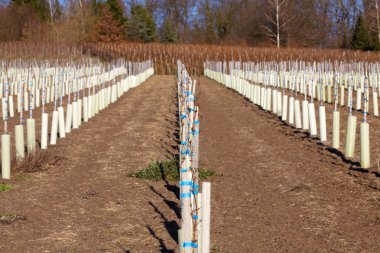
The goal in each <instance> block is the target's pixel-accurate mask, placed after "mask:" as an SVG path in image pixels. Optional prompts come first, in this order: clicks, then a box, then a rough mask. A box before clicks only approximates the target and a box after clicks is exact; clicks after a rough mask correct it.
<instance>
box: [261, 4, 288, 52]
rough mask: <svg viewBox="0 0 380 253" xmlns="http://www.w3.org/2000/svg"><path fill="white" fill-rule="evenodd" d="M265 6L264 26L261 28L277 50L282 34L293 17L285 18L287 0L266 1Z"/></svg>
mask: <svg viewBox="0 0 380 253" xmlns="http://www.w3.org/2000/svg"><path fill="white" fill-rule="evenodd" d="M267 4H268V12H267V14H266V24H263V25H262V26H263V28H264V29H265V31H266V34H267V35H268V36H269V37H270V38H271V40H272V41H273V42H275V43H276V46H277V48H280V46H281V38H282V33H283V31H284V30H286V26H287V25H289V23H290V22H291V21H292V20H293V19H294V18H295V16H294V15H293V16H290V17H287V18H286V15H285V14H286V12H287V7H288V0H267Z"/></svg>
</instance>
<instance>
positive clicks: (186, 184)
mask: <svg viewBox="0 0 380 253" xmlns="http://www.w3.org/2000/svg"><path fill="white" fill-rule="evenodd" d="M179 185H180V186H192V185H193V182H191V181H180V182H179Z"/></svg>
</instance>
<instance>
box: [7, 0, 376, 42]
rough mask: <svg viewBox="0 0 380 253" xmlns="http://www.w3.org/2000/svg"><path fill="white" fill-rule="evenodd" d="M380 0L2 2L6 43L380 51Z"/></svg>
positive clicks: (32, 0)
mask: <svg viewBox="0 0 380 253" xmlns="http://www.w3.org/2000/svg"><path fill="white" fill-rule="evenodd" d="M379 8H380V0H307V1H306V0H65V1H59V0H8V1H7V0H3V1H2V5H1V7H0V41H13V40H52V39H56V40H61V41H62V40H63V41H69V42H89V41H92V42H96V41H100V42H117V41H136V42H162V43H208V44H243V45H251V46H269V45H274V46H276V47H286V46H297V47H318V48H328V47H330V48H352V49H361V50H379V49H380V9H379Z"/></svg>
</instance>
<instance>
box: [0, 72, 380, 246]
mask: <svg viewBox="0 0 380 253" xmlns="http://www.w3.org/2000/svg"><path fill="white" fill-rule="evenodd" d="M175 83H176V82H175V78H174V76H154V77H152V78H151V79H149V80H148V81H147V82H146V83H145V84H142V85H141V86H140V87H137V88H135V89H132V90H130V91H129V92H128V93H127V94H126V95H124V96H123V97H122V98H120V99H119V100H118V101H117V102H116V103H115V104H112V105H111V106H109V107H108V108H106V109H105V110H104V111H102V112H101V113H100V114H99V115H97V116H96V117H95V118H93V119H91V121H90V122H89V123H86V124H83V125H82V126H81V128H80V129H79V130H74V131H73V132H72V133H71V134H70V135H69V136H68V137H67V138H66V139H64V140H59V141H58V145H57V146H55V147H52V146H49V149H48V150H47V152H48V154H49V155H55V156H57V155H59V157H60V161H58V162H56V163H54V164H52V165H51V166H49V169H48V170H46V171H41V172H37V173H31V174H28V175H30V176H31V177H30V178H26V179H22V178H21V177H19V178H18V179H17V177H14V178H15V179H12V180H11V182H12V183H13V184H15V185H16V189H14V190H12V191H10V192H5V193H0V216H4V215H6V214H10V216H13V217H15V220H14V221H11V222H1V219H0V233H1V236H0V252H176V248H177V243H176V239H177V238H176V233H177V232H176V230H177V228H178V224H179V211H178V199H177V196H176V195H177V194H178V188H177V186H176V185H174V184H172V183H169V182H148V181H141V180H138V179H134V178H130V177H128V174H129V173H130V172H132V171H135V170H137V169H140V168H143V167H145V166H146V165H147V164H148V163H149V162H150V161H154V160H160V159H170V158H171V157H172V156H173V155H174V154H176V153H177V150H176V145H177V141H176V137H177V135H178V129H177V124H176V122H177V120H178V119H177V117H176V113H177V108H176V105H177V102H176V95H175V94H176V87H175ZM199 83H200V85H199V103H200V108H201V117H202V118H201V135H200V136H201V140H200V162H201V166H203V167H206V168H208V169H211V170H215V171H216V172H217V173H218V176H215V177H214V178H213V179H212V180H211V181H212V224H211V225H212V231H211V239H212V247H213V252H286V251H287V252H327V251H336V252H359V251H361V252H363V251H364V252H379V251H380V242H379V240H378V234H379V232H380V191H379V177H378V174H376V173H375V172H374V171H373V170H371V171H367V172H366V171H361V170H358V169H356V167H355V164H353V162H350V161H345V160H343V158H342V157H341V156H339V153H337V152H334V151H333V150H331V149H329V148H328V146H327V145H326V146H325V145H323V144H321V143H318V140H317V139H312V138H310V137H308V136H307V134H305V133H303V132H302V131H298V130H296V129H294V128H292V127H290V126H287V125H286V124H283V123H282V122H281V121H280V120H279V119H278V118H277V117H276V116H274V115H272V114H269V113H267V112H264V111H262V110H261V109H259V108H258V107H257V106H254V105H252V103H249V102H248V101H247V100H245V99H244V98H242V97H241V96H239V95H238V94H236V93H235V92H233V91H231V90H227V89H226V88H225V87H222V86H221V85H218V84H216V83H215V82H213V81H210V80H209V79H206V78H204V77H202V78H200V82H199ZM17 215H18V216H17Z"/></svg>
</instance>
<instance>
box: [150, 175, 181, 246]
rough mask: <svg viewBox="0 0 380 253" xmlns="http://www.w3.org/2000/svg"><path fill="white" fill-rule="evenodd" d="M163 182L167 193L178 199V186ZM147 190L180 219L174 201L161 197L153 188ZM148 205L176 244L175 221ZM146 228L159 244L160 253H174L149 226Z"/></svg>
mask: <svg viewBox="0 0 380 253" xmlns="http://www.w3.org/2000/svg"><path fill="white" fill-rule="evenodd" d="M163 180H164V181H165V187H166V189H167V190H168V191H169V192H172V193H174V194H175V196H176V198H177V199H179V188H178V186H177V185H175V184H170V183H169V181H168V180H166V179H163ZM149 188H150V190H151V191H152V192H154V193H155V194H156V195H157V196H159V197H160V198H161V199H162V200H163V201H164V202H165V204H166V205H167V206H168V207H169V208H170V209H171V210H173V212H174V213H175V214H176V216H177V218H178V219H179V218H180V217H181V214H180V208H179V206H178V204H177V203H176V202H175V201H171V200H169V199H167V198H165V196H163V195H162V194H161V193H159V192H158V191H157V190H156V189H155V188H154V187H153V186H149ZM149 205H150V206H151V207H152V208H153V209H154V211H155V212H156V213H157V214H158V215H159V216H160V217H161V219H162V223H163V224H164V226H165V229H166V231H167V232H168V234H169V235H170V236H171V238H172V239H173V240H174V241H175V242H177V243H178V229H179V225H178V223H177V221H175V220H169V219H168V218H167V217H166V216H165V215H164V214H163V213H162V212H161V210H160V209H159V208H158V207H157V206H156V205H154V204H153V203H152V202H151V201H149ZM146 228H147V229H148V231H149V233H150V234H151V235H152V236H153V238H155V239H156V240H157V241H158V242H159V243H160V251H161V252H168V253H171V252H173V253H174V252H175V251H174V250H170V249H168V248H167V246H166V244H165V242H164V240H163V239H162V238H160V237H159V236H158V235H157V234H156V233H155V231H154V230H153V229H152V228H151V227H150V226H147V227H146Z"/></svg>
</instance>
